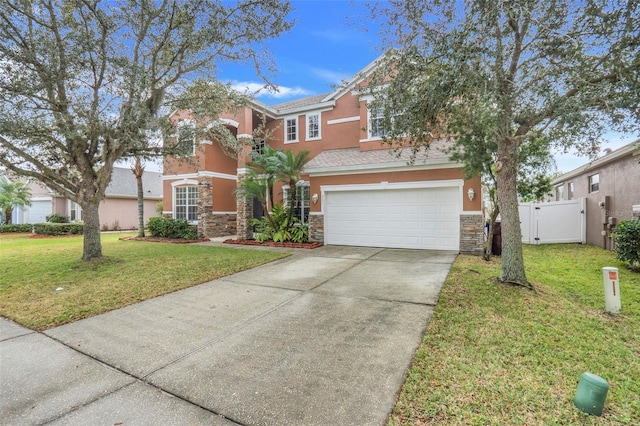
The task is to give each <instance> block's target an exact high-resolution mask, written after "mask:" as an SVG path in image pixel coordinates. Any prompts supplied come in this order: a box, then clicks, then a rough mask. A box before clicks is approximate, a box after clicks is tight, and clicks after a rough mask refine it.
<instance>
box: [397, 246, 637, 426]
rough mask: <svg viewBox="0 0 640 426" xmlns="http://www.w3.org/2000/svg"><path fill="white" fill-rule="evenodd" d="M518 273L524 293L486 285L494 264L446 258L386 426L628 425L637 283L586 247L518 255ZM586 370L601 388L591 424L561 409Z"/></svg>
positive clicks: (608, 257) (530, 249) (569, 404)
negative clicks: (614, 285)
mask: <svg viewBox="0 0 640 426" xmlns="http://www.w3.org/2000/svg"><path fill="white" fill-rule="evenodd" d="M525 263H526V265H527V268H528V277H529V280H530V281H531V282H532V283H533V284H534V285H535V287H536V290H537V291H536V292H532V291H529V290H525V289H522V288H516V287H512V286H508V285H504V284H501V283H499V282H497V281H496V280H495V279H494V277H497V276H498V275H499V273H500V259H499V258H494V260H493V261H491V262H485V261H483V260H482V259H481V258H479V257H472V256H459V257H458V259H457V260H456V262H455V264H454V265H453V268H452V270H451V273H450V274H449V277H448V279H447V282H446V284H445V286H444V287H443V290H442V293H441V295H440V301H439V302H438V305H437V307H436V310H435V313H434V316H433V319H432V321H431V323H430V324H429V327H428V329H427V332H426V335H425V338H424V341H423V343H422V345H421V346H420V347H419V349H418V351H417V354H416V357H415V359H414V362H413V365H412V367H411V368H410V370H409V373H408V377H407V380H406V382H405V384H404V386H403V389H402V392H401V394H400V396H399V398H398V402H397V404H396V407H395V409H394V411H393V413H392V415H391V417H390V419H389V424H390V425H397V424H411V425H439V424H441V425H576V424H588V425H592V424H597V425H614V424H616V425H619V424H629V425H639V424H640V274H638V273H633V272H630V271H629V270H627V269H626V268H625V267H624V266H623V265H622V263H621V262H618V261H616V260H615V256H614V254H613V253H611V252H608V251H605V250H602V249H599V248H596V247H593V246H581V245H544V246H525ZM604 266H614V267H618V268H619V269H620V294H621V296H622V313H621V314H620V315H618V316H615V317H614V316H610V315H608V314H605V313H604V291H603V283H602V272H601V268H602V267H604ZM586 371H589V372H591V373H594V374H597V375H599V376H601V377H603V378H604V379H605V380H607V381H608V382H609V385H610V389H609V394H608V396H607V400H606V403H605V409H604V413H603V415H602V417H588V416H586V415H584V414H582V413H581V412H580V411H579V410H578V409H577V408H575V407H574V406H573V398H574V397H575V392H576V386H577V382H578V379H579V377H580V374H582V373H583V372H586Z"/></svg>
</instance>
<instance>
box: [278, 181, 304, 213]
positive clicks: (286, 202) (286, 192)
mask: <svg viewBox="0 0 640 426" xmlns="http://www.w3.org/2000/svg"><path fill="white" fill-rule="evenodd" d="M301 188H306V189H307V191H306V194H307V198H306V199H304V197H302V198H301V197H300V196H299V195H300V194H298V199H297V201H298V202H299V203H301V206H300V216H295V217H297V218H298V219H300V221H301V222H302V223H307V222H308V219H307V220H305V217H307V218H308V217H309V211H310V209H311V187H310V183H309V181H306V180H301V181H298V183H296V191H299V190H300V189H301ZM304 194H305V193H304V192H303V194H302V195H303V196H304ZM282 205H283V206H284V207H288V205H289V185H284V186H283V187H282ZM305 212H306V213H307V214H306V215H305Z"/></svg>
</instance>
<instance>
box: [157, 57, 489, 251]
mask: <svg viewBox="0 0 640 426" xmlns="http://www.w3.org/2000/svg"><path fill="white" fill-rule="evenodd" d="M375 64H376V63H375V62H374V63H372V64H370V65H369V66H367V67H366V68H365V69H364V70H363V71H362V72H361V73H359V74H358V76H357V77H354V78H353V79H352V80H351V81H350V82H348V84H346V85H344V86H343V87H342V88H340V89H337V90H335V91H334V92H331V93H326V94H322V95H316V96H311V97H307V98H303V99H299V100H295V101H291V102H286V103H282V104H279V105H265V104H263V103H261V102H258V101H254V102H252V103H251V104H250V105H249V106H247V107H244V108H242V109H241V110H240V111H239V112H237V113H236V114H229V115H223V116H222V117H219V120H222V121H223V122H224V123H226V125H227V126H228V128H229V129H230V130H231V132H232V133H233V134H234V135H235V137H237V138H239V139H240V138H252V134H253V131H254V129H256V128H257V127H258V126H259V125H260V124H261V123H262V120H263V118H262V117H266V123H265V125H266V127H267V129H269V130H270V137H269V140H267V141H265V142H266V143H267V144H268V145H269V146H270V147H271V148H281V149H284V150H292V151H294V152H298V151H301V150H307V151H309V153H310V156H311V157H312V160H311V161H310V162H309V163H308V164H307V165H306V167H305V169H304V170H305V173H306V174H305V176H304V177H303V180H304V182H303V183H302V184H301V185H300V186H299V187H298V191H299V197H298V198H299V199H300V200H301V201H300V205H299V206H296V207H297V210H298V211H299V212H300V214H301V216H302V218H303V219H304V220H305V221H306V220H308V223H309V228H310V238H311V240H313V241H318V242H323V243H325V244H336V245H354V246H374V247H391V248H415V249H442V250H455V251H461V252H480V251H481V250H482V238H483V217H482V213H481V198H482V197H481V196H480V195H481V186H480V179H479V178H474V179H471V180H465V179H464V176H463V173H462V165H461V164H460V163H456V162H452V161H451V160H450V159H449V157H448V155H447V154H446V153H445V152H444V151H445V149H444V148H446V144H447V141H443V140H441V141H434V142H433V143H432V145H431V148H430V149H429V151H428V153H427V154H426V155H422V156H419V157H418V158H417V159H416V161H415V162H414V163H412V164H409V162H408V159H409V153H408V152H403V153H401V154H400V156H398V155H396V154H395V153H393V152H391V151H390V150H389V146H388V145H383V144H382V143H381V142H382V135H383V129H382V128H381V126H380V117H379V115H378V114H379V113H380V112H379V111H376V110H374V109H371V108H369V107H368V104H369V102H370V101H371V98H370V97H368V96H367V95H363V94H362V91H358V90H357V88H358V87H359V85H361V84H362V82H363V81H364V79H365V78H366V77H367V75H368V73H370V72H371V70H372V69H373V67H375ZM172 118H173V119H174V120H177V121H178V122H179V121H180V120H189V114H188V112H187V111H177V112H175V113H174V115H173V116H172ZM178 124H179V123H178ZM194 144H195V145H196V146H198V147H199V149H193V157H192V159H191V160H192V161H189V162H182V163H180V162H177V161H176V160H175V159H172V158H168V159H166V160H165V162H164V171H163V200H164V214H165V215H166V216H171V217H174V218H186V219H188V220H189V221H192V222H193V223H197V224H198V232H199V233H200V234H201V235H203V236H205V237H215V236H224V235H234V234H237V235H238V236H239V237H240V238H248V237H250V236H251V232H252V231H251V228H250V227H249V225H248V219H249V218H251V217H252V216H253V215H254V213H256V214H259V212H258V211H257V210H256V209H254V204H253V203H245V200H242V199H236V194H235V193H234V191H235V189H236V187H237V185H238V181H239V179H241V178H242V176H243V174H244V173H246V165H247V164H248V163H247V162H248V161H249V160H248V157H247V156H246V155H240V157H239V158H238V159H237V160H236V159H234V158H231V157H230V156H227V155H225V154H224V152H223V149H222V147H221V146H220V145H219V144H217V143H216V142H215V141H210V140H196V138H194ZM259 148H260V147H259V146H255V147H254V149H259ZM287 189H288V188H281V187H280V188H276V194H275V198H276V200H275V201H276V202H282V200H283V196H284V195H285V193H286V191H287Z"/></svg>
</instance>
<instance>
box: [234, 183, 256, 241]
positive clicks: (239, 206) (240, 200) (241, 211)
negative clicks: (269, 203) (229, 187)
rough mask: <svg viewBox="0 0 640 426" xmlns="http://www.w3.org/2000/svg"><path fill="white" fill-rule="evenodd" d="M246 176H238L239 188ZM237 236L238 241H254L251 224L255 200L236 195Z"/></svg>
mask: <svg viewBox="0 0 640 426" xmlns="http://www.w3.org/2000/svg"><path fill="white" fill-rule="evenodd" d="M243 177H244V175H241V174H238V186H240V182H241V181H242V178H243ZM236 212H237V213H236V231H237V232H236V234H237V235H238V239H241V240H252V239H253V228H252V227H251V225H250V224H249V223H250V222H251V219H253V199H251V198H245V197H242V196H240V195H239V194H238V195H236Z"/></svg>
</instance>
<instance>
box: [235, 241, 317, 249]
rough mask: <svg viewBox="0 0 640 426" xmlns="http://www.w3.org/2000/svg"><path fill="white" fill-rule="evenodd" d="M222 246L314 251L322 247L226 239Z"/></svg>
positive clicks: (312, 244) (315, 244)
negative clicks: (232, 245) (239, 245)
mask: <svg viewBox="0 0 640 426" xmlns="http://www.w3.org/2000/svg"><path fill="white" fill-rule="evenodd" d="M223 243H224V244H242V245H245V246H265V247H284V248H303V249H314V248H318V247H322V244H321V243H291V242H287V243H276V242H274V241H264V242H262V241H256V240H233V239H228V240H224V241H223Z"/></svg>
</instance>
